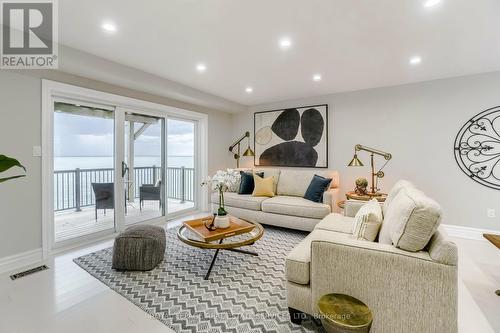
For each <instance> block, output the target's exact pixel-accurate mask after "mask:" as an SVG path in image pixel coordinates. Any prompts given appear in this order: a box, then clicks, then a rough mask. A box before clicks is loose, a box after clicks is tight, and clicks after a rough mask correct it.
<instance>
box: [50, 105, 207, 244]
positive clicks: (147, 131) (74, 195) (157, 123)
mask: <svg viewBox="0 0 500 333" xmlns="http://www.w3.org/2000/svg"><path fill="white" fill-rule="evenodd" d="M52 125H53V161H52V162H53V183H52V185H53V196H54V199H53V200H54V201H53V207H54V209H53V211H54V212H53V227H52V231H53V234H52V236H53V239H52V240H53V244H52V245H53V246H54V245H55V246H56V247H58V246H64V245H65V244H69V243H75V242H78V241H79V240H81V239H83V238H86V239H94V238H96V237H98V236H105V235H109V234H112V233H115V232H117V231H121V230H123V229H124V228H125V227H126V226H128V225H131V224H135V223H141V222H145V221H166V217H167V216H175V215H179V214H182V213H185V212H188V211H190V210H194V209H195V208H196V206H197V205H196V204H197V200H198V195H199V193H197V192H198V191H197V188H198V187H199V181H197V175H198V172H197V165H198V164H197V161H198V160H197V144H196V142H197V122H196V121H191V120H187V119H181V118H169V117H168V114H161V113H158V112H152V111H141V110H132V109H125V108H122V107H110V106H105V105H98V104H93V103H90V102H89V103H85V102H80V101H79V102H76V101H71V100H58V101H56V102H54V109H53V124H52Z"/></svg>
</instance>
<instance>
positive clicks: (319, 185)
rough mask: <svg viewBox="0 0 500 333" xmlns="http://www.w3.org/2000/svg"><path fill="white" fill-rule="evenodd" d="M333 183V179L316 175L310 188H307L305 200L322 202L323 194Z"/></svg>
mask: <svg viewBox="0 0 500 333" xmlns="http://www.w3.org/2000/svg"><path fill="white" fill-rule="evenodd" d="M331 182H332V179H331V178H325V177H321V176H318V175H314V176H313V178H312V180H311V183H309V186H308V187H307V190H306V193H305V194H304V199H307V200H311V201H313V202H322V201H323V194H324V193H325V191H326V190H328V188H329V187H330V184H331Z"/></svg>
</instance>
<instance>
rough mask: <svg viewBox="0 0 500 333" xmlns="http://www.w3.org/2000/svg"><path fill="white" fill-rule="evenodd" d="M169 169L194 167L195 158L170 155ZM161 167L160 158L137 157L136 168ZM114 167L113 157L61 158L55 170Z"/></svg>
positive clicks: (55, 163) (58, 158)
mask: <svg viewBox="0 0 500 333" xmlns="http://www.w3.org/2000/svg"><path fill="white" fill-rule="evenodd" d="M167 163H168V166H169V167H182V166H183V167H186V168H193V167H194V158H193V156H177V155H170V156H168V158H167ZM153 165H156V166H161V158H160V156H136V158H135V166H136V167H150V166H153ZM112 167H113V157H112V156H62V157H61V156H59V157H55V158H54V170H74V169H77V168H80V169H105V168H112Z"/></svg>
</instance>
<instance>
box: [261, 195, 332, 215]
mask: <svg viewBox="0 0 500 333" xmlns="http://www.w3.org/2000/svg"><path fill="white" fill-rule="evenodd" d="M262 211H263V212H267V213H275V214H281V215H292V216H300V217H309V218H315V219H322V218H324V217H325V216H327V215H328V214H330V206H329V205H326V204H323V203H318V202H312V201H309V200H307V199H304V198H299V197H291V196H284V195H280V196H276V197H274V198H270V199H267V200H265V201H264V202H262Z"/></svg>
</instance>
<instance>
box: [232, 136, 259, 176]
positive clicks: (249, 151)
mask: <svg viewBox="0 0 500 333" xmlns="http://www.w3.org/2000/svg"><path fill="white" fill-rule="evenodd" d="M245 138H247V140H248V148H247V149H246V150H245V152H244V153H243V156H255V153H254V152H253V150H252V149H251V148H250V132H248V131H247V132H245V134H243V136H242V137H241V138H239V139H237V140H236V141H235V142H234V143H233V144H232V145H231V146H229V151H230V152H231V153H233V154H234V159H235V160H236V168H239V167H240V157H241V156H240V144H241V141H243V140H244V139H245ZM236 146H238V150H237V152H236V153H235V152H234V151H233V150H234V147H236Z"/></svg>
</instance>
